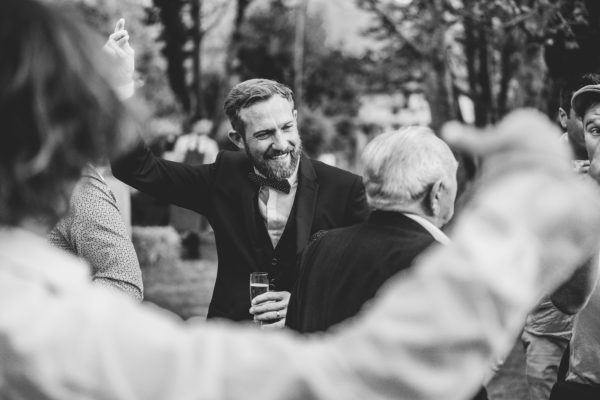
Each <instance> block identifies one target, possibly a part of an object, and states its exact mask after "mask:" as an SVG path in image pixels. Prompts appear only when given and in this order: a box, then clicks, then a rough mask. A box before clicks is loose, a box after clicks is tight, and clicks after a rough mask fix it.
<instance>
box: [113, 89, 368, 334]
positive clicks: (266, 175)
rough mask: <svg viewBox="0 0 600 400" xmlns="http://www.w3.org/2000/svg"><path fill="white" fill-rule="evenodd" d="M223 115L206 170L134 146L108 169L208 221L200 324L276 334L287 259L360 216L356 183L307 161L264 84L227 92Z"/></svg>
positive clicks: (292, 267) (288, 100)
mask: <svg viewBox="0 0 600 400" xmlns="http://www.w3.org/2000/svg"><path fill="white" fill-rule="evenodd" d="M224 107H225V112H226V114H227V116H228V117H229V120H230V122H231V125H232V127H233V130H232V131H231V132H230V133H229V138H230V139H231V141H232V142H233V143H234V144H235V145H236V146H237V147H238V148H239V150H241V151H237V152H231V151H223V152H221V153H219V155H218V156H217V159H216V161H215V162H214V163H212V164H208V165H206V164H205V165H188V164H185V163H177V162H172V161H168V160H163V159H159V158H157V157H154V156H153V155H152V153H151V152H150V151H148V149H147V148H146V147H144V146H143V144H140V145H139V146H138V147H137V148H136V149H134V151H132V152H130V153H129V154H127V155H126V156H125V157H122V158H121V159H118V160H115V161H114V162H113V163H112V168H113V173H114V175H115V177H116V178H118V179H120V180H121V181H123V182H125V183H127V184H128V185H131V186H133V187H134V188H136V189H138V190H140V191H142V192H145V193H148V194H151V195H153V196H156V197H157V198H160V199H162V200H164V201H167V202H169V203H172V204H175V205H177V206H179V207H183V208H187V209H190V210H193V211H195V212H197V213H199V214H202V215H204V216H206V217H207V218H208V221H209V222H210V224H211V226H212V228H213V231H214V234H215V241H216V246H217V254H218V259H219V264H218V272H217V279H216V282H215V286H214V292H213V297H212V300H211V303H210V306H209V310H208V318H217V317H218V318H225V319H229V320H233V321H245V320H250V319H252V318H253V317H254V319H255V320H257V321H260V322H265V324H262V327H266V328H268V327H276V328H280V327H283V324H284V322H285V316H286V313H287V305H288V301H289V293H290V290H291V289H292V287H293V285H294V284H295V282H296V280H297V273H298V271H297V262H296V257H297V254H298V253H299V252H300V251H301V250H302V249H304V246H305V245H306V243H307V242H308V239H309V237H310V236H311V235H312V234H313V233H315V232H317V231H319V230H323V229H332V228H336V227H341V226H349V225H353V224H355V223H358V222H362V221H363V220H364V219H365V218H366V217H367V215H368V213H369V209H368V206H367V203H366V198H365V191H364V186H363V184H362V180H361V178H360V177H359V176H357V175H355V174H352V173H350V172H347V171H344V170H341V169H338V168H335V167H331V166H328V165H326V164H323V163H321V162H318V161H314V160H311V159H309V158H307V157H306V156H305V155H304V154H303V153H302V143H301V140H300V136H299V133H298V127H297V112H296V110H295V108H294V97H293V93H292V91H291V90H290V89H289V88H288V87H286V86H285V85H283V84H281V83H278V82H275V81H272V80H267V79H251V80H247V81H244V82H242V83H239V84H238V85H236V86H235V87H233V88H232V89H231V91H230V92H229V94H228V96H227V99H226V100H225V106H224ZM251 272H268V273H269V277H270V279H271V281H270V286H271V290H272V291H269V292H267V293H265V294H262V295H260V296H257V297H256V298H254V300H253V304H254V305H257V304H262V303H265V304H264V305H265V307H262V308H261V309H260V310H262V311H260V312H259V311H254V310H251V311H249V310H250V299H249V296H248V291H249V290H248V288H249V280H248V277H249V274H250V273H251Z"/></svg>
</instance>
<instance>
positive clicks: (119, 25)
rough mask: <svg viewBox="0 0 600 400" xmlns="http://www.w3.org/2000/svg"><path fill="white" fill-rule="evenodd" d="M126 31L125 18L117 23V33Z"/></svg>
mask: <svg viewBox="0 0 600 400" xmlns="http://www.w3.org/2000/svg"><path fill="white" fill-rule="evenodd" d="M124 29H125V18H121V19H119V20H118V21H117V24H116V25H115V33H117V32H119V31H122V30H124Z"/></svg>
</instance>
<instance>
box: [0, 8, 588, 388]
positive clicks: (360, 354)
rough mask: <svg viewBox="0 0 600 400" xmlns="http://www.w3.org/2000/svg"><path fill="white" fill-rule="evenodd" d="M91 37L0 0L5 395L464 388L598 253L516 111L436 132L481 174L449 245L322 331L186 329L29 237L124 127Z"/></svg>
mask: <svg viewBox="0 0 600 400" xmlns="http://www.w3.org/2000/svg"><path fill="white" fill-rule="evenodd" d="M88 38H89V35H88V33H87V31H86V30H85V29H84V27H82V26H81V25H79V24H78V23H77V22H76V21H75V20H74V19H73V18H72V17H70V16H64V15H62V14H60V13H58V12H56V11H55V10H54V9H53V8H50V7H49V6H42V5H40V4H39V3H37V2H35V1H33V0H3V1H1V2H0V59H2V60H3V62H2V63H0V126H2V133H1V136H2V138H3V139H4V141H3V143H4V144H5V145H4V146H0V174H2V179H0V183H1V185H2V186H1V188H2V190H0V224H1V226H2V229H0V339H1V340H0V354H1V355H2V362H1V363H0V397H1V398H2V399H31V398H35V399H42V398H43V399H57V400H69V399H81V398H86V399H94V398H97V399H111V400H119V399H144V400H155V399H156V400H158V399H181V400H185V399H198V398H219V399H224V400H226V399H246V398H248V397H249V396H252V397H253V398H259V399H262V400H271V399H306V398H319V399H340V398H342V399H375V400H377V399H389V398H399V399H416V400H430V399H450V400H458V399H464V398H466V397H467V396H469V395H470V394H471V393H472V392H473V391H474V390H475V388H476V386H477V385H478V383H479V382H480V381H481V378H482V376H483V373H484V372H485V366H486V365H487V363H488V362H489V359H490V357H491V356H492V355H493V354H496V353H498V352H500V351H502V350H503V349H504V348H505V347H506V346H507V344H508V343H509V340H510V338H511V337H513V335H515V334H516V332H517V330H518V329H519V324H520V321H521V320H522V318H523V317H524V315H525V313H526V310H527V309H529V308H530V307H531V306H532V305H533V304H534V301H535V299H536V298H537V297H538V296H539V295H540V294H541V293H546V292H549V291H552V290H553V288H556V287H557V286H558V285H560V284H561V282H563V281H564V280H565V279H566V278H567V277H568V276H569V275H571V274H572V273H573V271H574V270H575V266H576V265H578V263H579V262H580V261H581V260H583V259H586V258H587V257H589V255H590V254H591V253H593V252H596V251H598V246H597V244H598V241H599V239H600V210H598V208H597V207H596V204H597V203H598V201H599V200H600V198H599V195H598V193H597V192H595V191H593V190H592V189H591V188H590V187H589V186H588V185H586V182H582V181H574V180H573V179H572V178H573V177H572V174H571V173H570V170H569V166H568V163H567V158H566V155H565V154H564V153H561V150H562V149H561V148H558V147H556V146H555V143H553V142H552V141H551V140H549V137H550V136H551V135H552V134H553V131H552V127H551V124H550V123H549V121H547V120H546V119H543V117H540V116H538V115H534V114H531V113H521V114H514V115H513V116H511V117H509V118H508V119H506V120H505V121H504V122H503V123H502V124H501V125H500V126H499V127H498V128H497V130H495V132H493V133H491V134H488V135H479V134H473V133H470V132H468V131H467V129H466V128H457V129H458V130H453V131H452V130H451V131H448V133H447V135H448V139H449V140H450V141H451V142H452V143H454V144H455V145H457V146H460V147H461V148H462V149H463V150H464V151H470V152H473V153H476V154H478V155H480V156H482V157H483V159H484V165H486V170H487V171H486V174H484V177H485V180H484V181H482V183H481V186H480V187H479V189H478V190H477V192H476V194H475V195H474V198H473V202H472V203H471V204H470V206H469V207H468V208H467V209H466V210H465V212H464V213H463V214H462V216H461V218H460V219H459V221H458V222H457V224H456V225H455V229H454V231H453V232H452V240H453V241H452V244H451V245H450V246H446V247H441V246H440V247H437V248H435V249H432V251H429V252H428V253H427V254H426V255H424V256H423V257H421V258H420V259H419V260H418V262H417V265H415V266H414V267H413V269H412V270H411V271H412V272H411V273H410V274H407V275H406V276H398V277H394V278H392V279H391V280H390V282H389V284H388V285H386V288H385V289H383V290H382V291H380V293H379V294H378V295H377V296H376V298H375V300H374V303H373V306H372V307H371V309H370V310H369V312H367V313H363V315H361V316H359V317H358V318H357V319H356V320H355V321H353V322H352V323H349V324H345V325H343V326H342V327H340V329H338V330H337V331H336V332H335V333H334V334H328V335H323V336H322V337H319V338H301V337H298V336H297V335H292V334H290V333H289V332H286V331H277V332H260V331H258V330H256V329H252V328H247V327H244V326H240V325H236V326H233V325H231V324H226V323H216V322H213V323H206V324H205V323H192V324H185V323H183V322H181V321H180V320H179V319H178V318H175V317H173V316H172V315H171V314H169V313H166V312H164V311H160V310H158V309H157V308H155V307H148V306H145V305H140V304H138V303H136V302H132V301H130V300H129V299H127V298H126V297H125V296H122V295H119V294H118V293H115V292H114V291H110V290H107V289H106V288H105V287H102V286H99V285H93V284H92V283H91V282H90V280H89V277H88V275H87V271H86V267H85V266H84V265H83V264H82V263H81V262H80V261H79V260H78V259H77V258H75V257H73V256H72V255H69V254H67V253H65V252H62V251H59V250H57V249H55V248H53V247H51V246H50V245H48V244H47V243H46V241H45V240H44V238H43V234H45V229H46V228H47V227H48V226H51V225H52V224H53V223H54V222H55V219H54V217H58V216H62V215H63V214H64V212H65V211H66V206H67V203H68V199H69V198H70V195H71V191H72V187H73V185H74V184H75V183H76V181H77V180H78V178H79V176H80V174H81V170H82V168H83V167H84V166H85V163H87V162H90V161H97V159H98V158H99V156H101V155H103V154H104V153H105V152H106V153H107V154H111V153H112V152H114V151H115V150H116V149H117V148H119V147H121V146H122V145H123V143H120V142H119V141H118V140H117V139H118V136H117V135H121V134H122V133H123V132H128V131H129V128H130V127H129V126H128V123H127V121H128V120H127V118H126V111H125V109H124V108H123V105H122V104H121V103H120V102H119V101H118V99H117V97H116V96H115V95H114V93H113V92H112V91H111V90H110V89H109V87H108V85H107V84H106V82H105V80H104V78H103V75H102V73H101V72H102V69H101V65H102V62H101V60H99V59H96V58H95V57H94V56H92V55H91V54H90V52H91V50H90V49H94V48H97V43H94V41H93V40H88ZM54 84H56V85H57V87H59V88H61V89H63V90H44V89H46V88H48V87H50V88H52V87H53V85H54ZM65 88H69V90H64V89H65ZM57 111H60V112H57ZM524 133H527V134H524ZM123 137H126V136H123ZM558 228H560V229H558ZM40 233H41V234H42V236H40Z"/></svg>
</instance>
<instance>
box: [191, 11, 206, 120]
mask: <svg viewBox="0 0 600 400" xmlns="http://www.w3.org/2000/svg"><path fill="white" fill-rule="evenodd" d="M191 5H192V7H191V11H192V21H193V27H192V30H193V33H192V40H193V53H192V85H191V88H190V99H191V103H192V104H191V110H192V119H193V120H198V119H201V118H204V117H205V115H206V109H205V107H204V101H203V100H204V97H203V95H202V39H203V36H204V32H203V31H202V29H203V28H202V0H192V1H191Z"/></svg>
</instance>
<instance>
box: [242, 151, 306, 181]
mask: <svg viewBox="0 0 600 400" xmlns="http://www.w3.org/2000/svg"><path fill="white" fill-rule="evenodd" d="M246 154H247V155H248V158H250V161H252V164H253V165H254V167H255V168H256V169H257V170H258V172H260V173H261V174H263V175H264V176H265V177H267V178H269V179H276V180H283V179H288V178H289V177H290V176H292V174H293V173H294V171H295V170H296V167H297V166H298V162H299V161H300V154H302V143H297V144H296V145H295V146H294V147H292V146H290V149H288V150H285V151H279V150H273V149H268V150H267V151H266V152H265V153H264V154H262V156H260V157H255V156H254V155H253V154H252V153H250V151H249V149H248V147H247V146H246ZM284 154H289V157H285V158H283V159H282V160H279V159H277V158H276V157H277V156H281V155H284Z"/></svg>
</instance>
